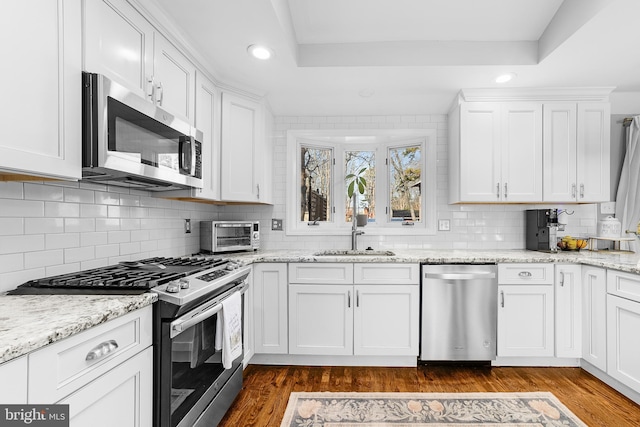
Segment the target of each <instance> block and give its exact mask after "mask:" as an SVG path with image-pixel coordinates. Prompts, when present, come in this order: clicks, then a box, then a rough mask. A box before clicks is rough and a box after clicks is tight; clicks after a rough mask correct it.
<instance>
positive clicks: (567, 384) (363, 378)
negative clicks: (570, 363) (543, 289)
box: [220, 365, 640, 427]
mask: <svg viewBox="0 0 640 427" xmlns="http://www.w3.org/2000/svg"><path fill="white" fill-rule="evenodd" d="M292 391H333V392H340V391H342V392H346V391H356V392H376V391H377V392H446V393H455V392H528V391H549V392H551V393H553V394H554V395H555V396H556V397H557V398H558V399H559V400H560V401H561V402H562V403H563V404H564V405H565V406H567V407H568V408H569V409H570V410H571V411H572V412H573V413H574V414H576V415H577V416H578V417H579V418H580V419H581V420H582V421H584V422H585V423H586V424H587V425H588V426H590V427H598V426H607V427H626V426H640V406H638V405H636V404H635V403H634V402H633V401H631V400H629V399H627V398H626V397H624V396H623V395H621V394H620V393H618V392H617V391H615V390H613V389H612V388H611V387H609V386H607V385H606V384H604V383H603V382H601V381H600V380H598V379H597V378H595V377H593V376H592V375H591V374H589V373H587V372H585V371H583V370H582V369H580V368H506V367H500V368H489V367H458V366H418V367H417V368H369V367H308V366H262V365H250V366H249V367H247V369H246V370H245V372H244V386H243V389H242V391H241V392H240V395H239V396H238V397H237V398H236V401H235V402H234V404H233V406H232V407H231V409H230V410H229V412H228V413H227V415H226V416H225V418H224V419H223V420H222V422H221V423H220V426H221V427H240V426H269V427H271V426H275V427H278V426H280V421H281V419H282V416H283V415H284V411H285V408H286V406H287V402H288V399H289V393H290V392H292Z"/></svg>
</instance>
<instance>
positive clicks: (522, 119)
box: [450, 102, 542, 203]
mask: <svg viewBox="0 0 640 427" xmlns="http://www.w3.org/2000/svg"><path fill="white" fill-rule="evenodd" d="M452 115H454V116H456V117H454V118H453V119H452V123H451V141H450V144H451V146H452V151H451V153H450V162H451V164H450V165H451V179H450V183H451V193H450V196H451V200H450V201H451V202H452V203H458V202H489V203H491V202H501V203H507V202H518V203H519V202H535V201H539V200H541V199H542V105H541V104H540V103H534V102H527V103H520V102H509V103H498V102H491V103H488V102H470V103H462V104H461V105H460V106H459V107H458V108H457V109H456V110H455V111H454V112H452Z"/></svg>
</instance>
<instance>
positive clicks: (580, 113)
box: [544, 102, 610, 202]
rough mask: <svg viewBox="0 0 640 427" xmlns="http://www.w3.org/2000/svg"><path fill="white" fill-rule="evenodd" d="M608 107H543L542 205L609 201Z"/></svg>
mask: <svg viewBox="0 0 640 427" xmlns="http://www.w3.org/2000/svg"><path fill="white" fill-rule="evenodd" d="M609 129H610V105H609V104H608V103H603V102H600V103H545V104H544V201H545V202H602V201H608V200H609V192H610V190H609V182H610V173H609V169H610V165H609V158H610V135H609Z"/></svg>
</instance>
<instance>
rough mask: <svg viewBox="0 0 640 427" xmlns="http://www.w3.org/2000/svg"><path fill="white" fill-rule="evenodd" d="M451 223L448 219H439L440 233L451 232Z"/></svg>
mask: <svg viewBox="0 0 640 427" xmlns="http://www.w3.org/2000/svg"><path fill="white" fill-rule="evenodd" d="M450 230H451V223H450V222H449V220H448V219H439V220H438V231H450Z"/></svg>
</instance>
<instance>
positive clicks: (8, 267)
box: [0, 253, 24, 273]
mask: <svg viewBox="0 0 640 427" xmlns="http://www.w3.org/2000/svg"><path fill="white" fill-rule="evenodd" d="M22 269H24V255H23V254H22V253H17V254H6V255H0V273H8V272H10V271H20V270H22Z"/></svg>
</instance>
